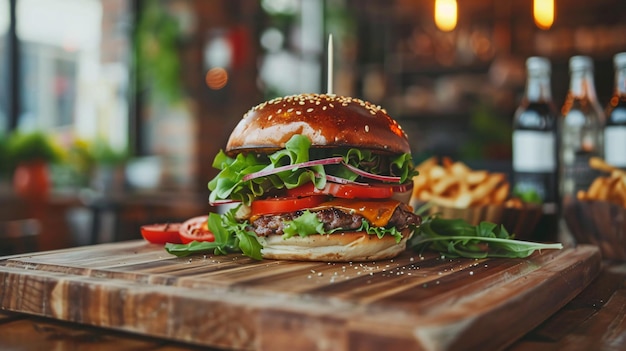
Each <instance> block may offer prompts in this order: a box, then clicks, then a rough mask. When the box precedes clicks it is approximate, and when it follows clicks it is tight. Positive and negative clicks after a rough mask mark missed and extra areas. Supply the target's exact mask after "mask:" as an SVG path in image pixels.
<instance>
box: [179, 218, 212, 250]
mask: <svg viewBox="0 0 626 351" xmlns="http://www.w3.org/2000/svg"><path fill="white" fill-rule="evenodd" d="M208 218H209V216H198V217H193V218H190V219H188V220H186V221H185V222H184V223H183V224H182V225H181V226H180V231H179V237H180V240H181V241H182V242H183V244H189V243H190V242H192V241H215V235H213V232H211V231H210V230H209V227H208V222H207V219H208Z"/></svg>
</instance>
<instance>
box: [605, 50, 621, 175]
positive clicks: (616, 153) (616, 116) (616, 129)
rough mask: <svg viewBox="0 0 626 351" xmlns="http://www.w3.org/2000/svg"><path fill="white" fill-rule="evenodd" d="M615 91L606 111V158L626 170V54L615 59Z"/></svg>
mask: <svg viewBox="0 0 626 351" xmlns="http://www.w3.org/2000/svg"><path fill="white" fill-rule="evenodd" d="M613 62H614V64H615V89H614V91H613V96H612V97H611V101H610V102H609V105H608V106H607V109H606V116H607V119H606V124H605V126H604V158H605V160H606V162H607V163H609V164H611V165H613V166H616V167H619V168H621V169H626V52H622V53H619V54H617V55H615V56H614V57H613Z"/></svg>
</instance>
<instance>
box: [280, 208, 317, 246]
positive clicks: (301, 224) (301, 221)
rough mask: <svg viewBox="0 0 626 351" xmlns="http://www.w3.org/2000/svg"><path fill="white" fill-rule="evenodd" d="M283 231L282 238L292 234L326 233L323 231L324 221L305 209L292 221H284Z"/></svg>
mask: <svg viewBox="0 0 626 351" xmlns="http://www.w3.org/2000/svg"><path fill="white" fill-rule="evenodd" d="M283 232H284V234H283V239H289V238H291V237H292V236H294V235H300V236H303V237H304V236H308V235H311V234H327V233H326V232H325V231H324V223H322V222H321V221H320V220H319V218H317V215H316V214H315V213H313V212H311V211H309V210H305V211H304V212H303V213H302V215H301V216H300V217H297V218H295V219H294V220H292V221H285V224H284V227H283Z"/></svg>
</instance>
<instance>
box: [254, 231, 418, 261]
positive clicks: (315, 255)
mask: <svg viewBox="0 0 626 351" xmlns="http://www.w3.org/2000/svg"><path fill="white" fill-rule="evenodd" d="M402 234H403V235H402V240H401V241H400V242H399V243H396V240H395V238H393V237H391V236H384V237H383V238H382V239H379V238H378V237H377V236H376V235H370V234H367V233H364V232H346V233H335V234H323V235H309V236H306V237H300V236H294V237H291V238H289V239H283V238H282V237H281V236H280V235H270V236H267V237H259V243H260V244H261V245H262V246H263V249H261V254H262V255H263V258H269V259H278V260H299V261H324V262H350V261H354V262H358V261H374V260H382V259H388V258H393V257H395V256H397V255H398V254H400V252H402V251H404V250H405V249H406V242H407V240H408V239H409V238H410V237H411V235H413V233H412V232H411V231H410V230H408V229H406V230H404V231H403V232H402Z"/></svg>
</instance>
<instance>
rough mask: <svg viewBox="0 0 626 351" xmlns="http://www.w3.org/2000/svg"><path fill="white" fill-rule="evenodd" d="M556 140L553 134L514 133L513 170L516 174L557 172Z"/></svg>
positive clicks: (531, 131) (517, 131) (524, 131)
mask: <svg viewBox="0 0 626 351" xmlns="http://www.w3.org/2000/svg"><path fill="white" fill-rule="evenodd" d="M556 168H557V162H556V138H555V136H554V134H553V133H551V132H541V131H535V130H516V131H514V132H513V170H514V171H516V172H545V173H548V172H555V171H556Z"/></svg>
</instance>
